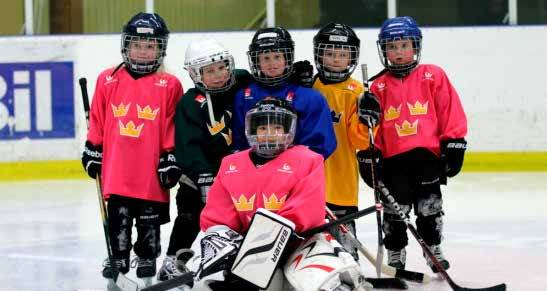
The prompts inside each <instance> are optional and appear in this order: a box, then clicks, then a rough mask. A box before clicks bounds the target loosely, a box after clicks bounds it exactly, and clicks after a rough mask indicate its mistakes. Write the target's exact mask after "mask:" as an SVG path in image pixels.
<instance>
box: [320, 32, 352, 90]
mask: <svg viewBox="0 0 547 291" xmlns="http://www.w3.org/2000/svg"><path fill="white" fill-rule="evenodd" d="M360 44H361V41H360V40H359V38H358V37H357V35H356V34H355V32H354V31H353V29H352V28H351V27H349V26H348V25H345V24H341V23H329V24H327V25H325V26H323V28H321V29H320V30H319V32H318V33H317V34H316V35H315V37H314V38H313V55H314V60H315V66H316V67H317V71H318V72H319V75H320V76H321V77H322V78H323V79H325V80H328V81H331V82H342V81H345V80H347V79H348V78H349V77H350V76H351V74H352V73H353V71H354V70H355V68H356V67H357V62H358V61H359V49H360ZM333 49H342V50H346V51H348V52H349V53H350V59H349V64H348V66H347V67H346V68H345V69H344V70H342V71H340V72H335V71H332V70H329V69H328V68H327V67H326V66H325V62H324V56H325V53H326V52H327V51H332V50H333Z"/></svg>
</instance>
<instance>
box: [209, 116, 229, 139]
mask: <svg viewBox="0 0 547 291" xmlns="http://www.w3.org/2000/svg"><path fill="white" fill-rule="evenodd" d="M214 123H216V124H215V126H211V125H209V124H207V128H208V129H209V133H210V134H211V135H215V134H217V133H219V132H221V131H222V130H223V129H224V128H225V127H226V123H224V116H222V118H221V119H220V122H216V121H215V122H214Z"/></svg>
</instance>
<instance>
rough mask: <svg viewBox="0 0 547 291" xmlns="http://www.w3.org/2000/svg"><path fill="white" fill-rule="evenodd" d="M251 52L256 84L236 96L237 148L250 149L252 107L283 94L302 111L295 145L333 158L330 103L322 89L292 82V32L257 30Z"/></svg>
mask: <svg viewBox="0 0 547 291" xmlns="http://www.w3.org/2000/svg"><path fill="white" fill-rule="evenodd" d="M247 55H248V57H249V66H250V68H251V73H252V74H253V76H254V78H255V80H256V83H254V84H252V85H250V86H248V87H247V88H245V89H242V90H240V91H238V92H237V94H236V96H235V99H234V128H233V131H234V135H233V139H234V144H233V148H234V149H235V150H243V149H247V148H249V143H248V142H247V140H246V139H245V134H244V128H245V126H244V119H245V113H246V112H247V111H248V110H249V108H251V106H253V105H254V104H256V102H258V101H259V100H262V99H264V98H265V97H267V96H279V97H280V98H282V99H284V100H286V101H287V102H289V103H290V104H291V105H292V106H293V107H294V109H295V110H296V112H297V114H298V124H297V127H296V136H295V144H299V145H305V146H308V147H309V148H310V149H311V150H313V151H315V152H316V153H319V154H321V155H323V158H325V159H326V158H327V157H329V156H330V155H331V153H332V152H333V151H334V150H335V149H336V136H335V135H334V130H333V127H332V121H331V116H330V109H329V105H328V104H327V101H326V100H325V97H324V96H323V95H321V94H320V93H319V92H317V91H315V90H313V89H311V88H305V87H302V86H300V85H298V84H297V82H294V81H292V78H291V74H292V73H293V66H292V65H293V56H294V42H293V40H292V38H291V35H290V34H289V32H288V31H287V30H286V29H284V28H282V27H274V28H261V29H259V30H257V32H256V33H255V35H254V37H253V40H252V42H251V44H250V45H249V51H248V52H247Z"/></svg>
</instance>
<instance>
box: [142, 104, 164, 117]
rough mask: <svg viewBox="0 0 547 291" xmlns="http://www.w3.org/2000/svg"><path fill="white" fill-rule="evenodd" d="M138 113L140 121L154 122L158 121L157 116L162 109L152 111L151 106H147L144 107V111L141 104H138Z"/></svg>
mask: <svg viewBox="0 0 547 291" xmlns="http://www.w3.org/2000/svg"><path fill="white" fill-rule="evenodd" d="M137 111H138V113H137V114H138V116H139V118H140V119H148V120H154V119H156V115H157V114H158V111H160V109H159V108H158V109H156V110H154V111H152V108H150V105H146V107H144V109H142V108H141V107H140V106H139V104H137Z"/></svg>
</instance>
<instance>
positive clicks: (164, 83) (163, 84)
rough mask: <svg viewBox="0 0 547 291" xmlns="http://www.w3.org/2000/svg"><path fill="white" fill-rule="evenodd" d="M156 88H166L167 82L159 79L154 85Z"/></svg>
mask: <svg viewBox="0 0 547 291" xmlns="http://www.w3.org/2000/svg"><path fill="white" fill-rule="evenodd" d="M154 85H156V86H158V87H167V80H165V79H160V80H159V81H158V82H156V83H154Z"/></svg>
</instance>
